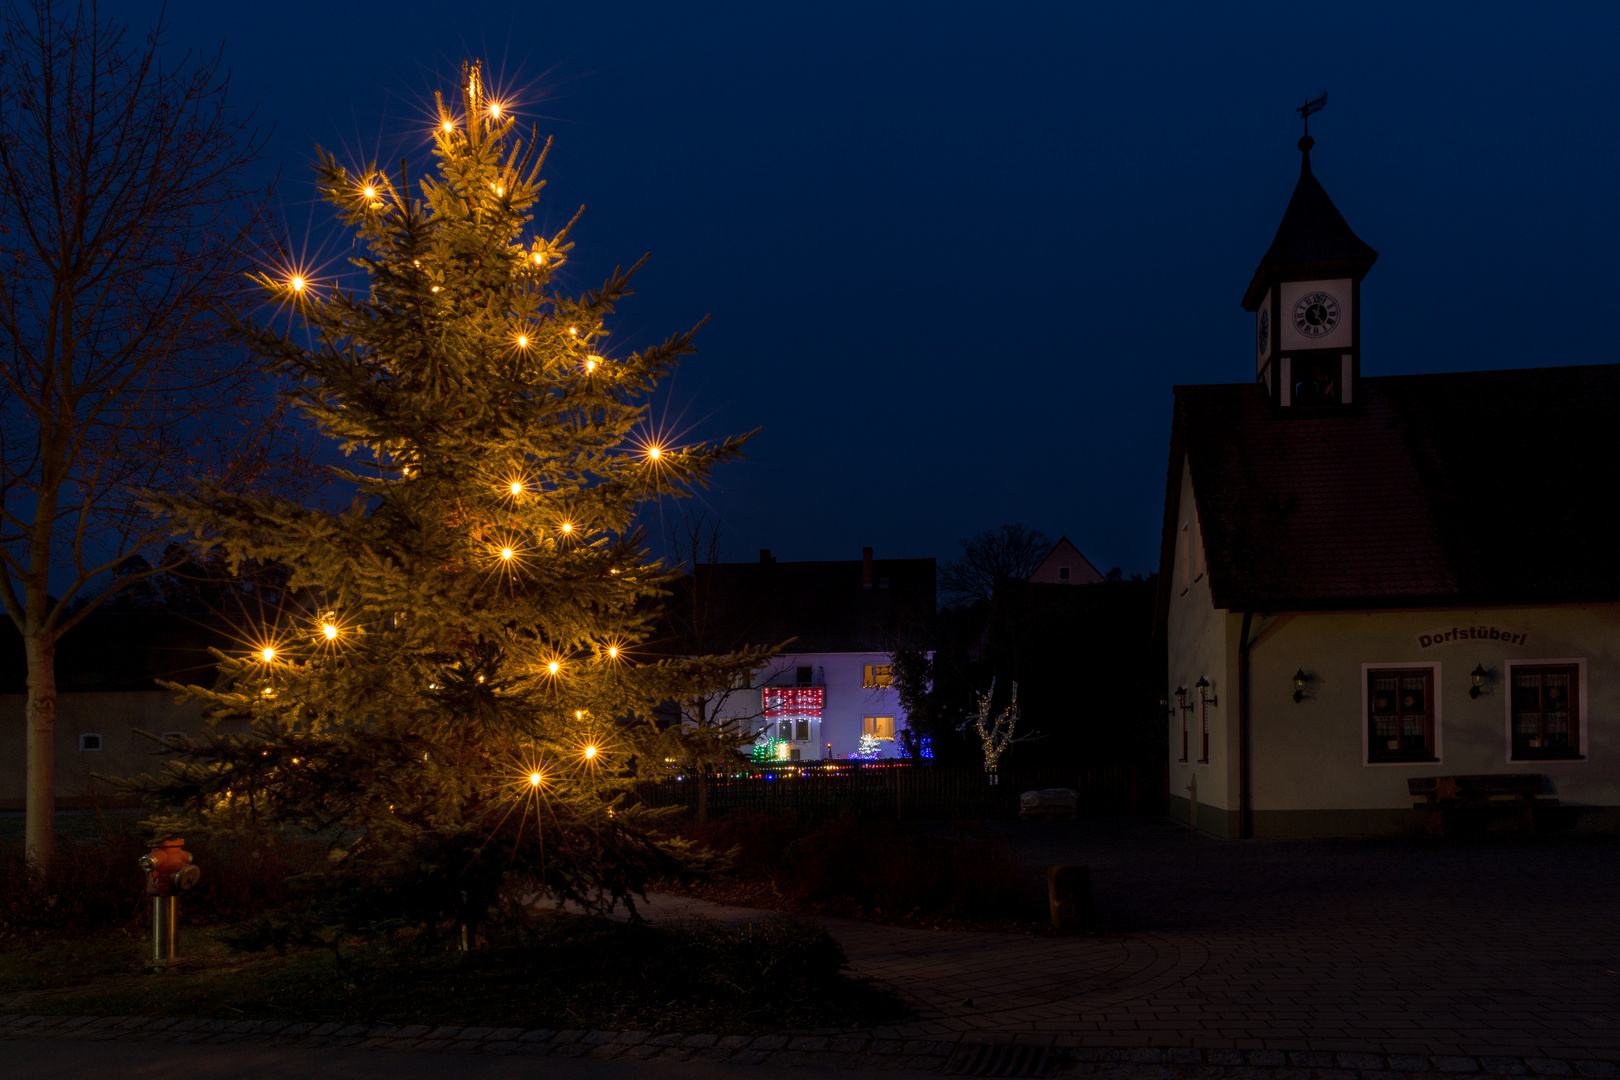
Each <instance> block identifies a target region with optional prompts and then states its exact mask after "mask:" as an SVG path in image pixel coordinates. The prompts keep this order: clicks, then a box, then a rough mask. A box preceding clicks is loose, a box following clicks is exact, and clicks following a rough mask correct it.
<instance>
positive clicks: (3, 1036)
mask: <svg viewBox="0 0 1620 1080" xmlns="http://www.w3.org/2000/svg"><path fill="white" fill-rule="evenodd" d="M0 1041H6V1043H8V1048H6V1051H5V1052H3V1054H0V1075H11V1074H10V1069H13V1067H16V1065H18V1064H19V1061H21V1059H23V1057H24V1056H28V1052H29V1051H32V1054H36V1056H40V1057H42V1059H49V1061H53V1062H58V1064H60V1062H63V1061H68V1062H71V1061H73V1056H75V1054H76V1052H78V1054H79V1056H81V1057H83V1056H84V1048H89V1046H97V1044H100V1043H110V1041H117V1043H144V1044H149V1046H156V1048H160V1049H143V1051H130V1049H123V1051H120V1052H122V1056H123V1061H125V1062H128V1064H143V1065H152V1064H154V1062H160V1061H164V1057H165V1054H168V1052H172V1051H175V1049H181V1048H235V1049H237V1052H238V1054H240V1056H237V1057H232V1056H225V1057H222V1059H219V1061H222V1062H224V1065H225V1072H222V1074H220V1075H240V1074H238V1072H237V1070H233V1067H232V1062H233V1061H235V1062H237V1065H235V1067H237V1069H240V1064H241V1062H246V1061H259V1062H264V1061H271V1062H274V1052H277V1051H279V1052H283V1059H282V1064H283V1065H287V1067H290V1065H293V1064H295V1062H296V1061H298V1059H300V1056H303V1061H309V1057H308V1054H309V1052H314V1054H318V1057H316V1061H324V1062H332V1061H337V1059H340V1057H347V1056H350V1054H352V1052H360V1051H379V1052H382V1054H402V1056H403V1057H402V1059H400V1061H415V1059H418V1057H420V1056H445V1057H447V1059H450V1061H452V1062H455V1064H454V1065H450V1067H445V1069H444V1070H442V1072H444V1075H455V1077H468V1075H471V1074H473V1072H475V1070H473V1069H471V1067H468V1065H467V1064H465V1059H468V1057H475V1056H476V1057H481V1059H486V1061H488V1059H509V1057H518V1059H551V1061H554V1062H561V1061H593V1062H596V1061H599V1062H609V1061H612V1062H624V1064H630V1062H635V1064H643V1062H658V1064H700V1065H726V1067H747V1065H763V1067H773V1069H774V1067H786V1065H802V1067H812V1069H816V1067H818V1069H841V1070H851V1069H855V1070H863V1072H915V1070H928V1072H956V1070H957V1067H959V1065H961V1064H964V1057H967V1056H970V1054H972V1052H974V1051H975V1049H978V1048H977V1043H978V1040H972V1038H964V1040H885V1038H867V1036H862V1035H797V1036H789V1035H760V1036H747V1035H726V1036H721V1035H679V1033H676V1035H651V1033H648V1031H552V1030H535V1031H525V1030H522V1028H455V1027H445V1028H428V1027H423V1025H416V1027H392V1025H377V1027H361V1025H340V1023H321V1025H316V1023H285V1022H272V1020H266V1022H259V1020H154V1018H143V1017H23V1015H5V1017H0ZM991 1041H995V1036H991ZM1055 1043H1056V1044H1053V1046H1043V1048H1040V1052H1042V1054H1043V1056H1045V1064H1047V1067H1045V1069H1034V1070H1029V1072H1017V1074H1013V1075H1043V1074H1045V1075H1051V1074H1059V1075H1082V1077H1095V1078H1097V1080H1398V1078H1405V1080H1482V1078H1484V1077H1523V1078H1524V1080H1533V1078H1537V1077H1570V1078H1571V1080H1573V1078H1579V1077H1591V1078H1592V1080H1620V1064H1617V1062H1612V1061H1601V1059H1592V1057H1578V1059H1563V1057H1515V1056H1482V1057H1473V1056H1443V1054H1442V1056H1421V1054H1358V1052H1336V1054H1333V1052H1324V1051H1291V1052H1283V1051H1267V1049H1259V1051H1233V1049H1196V1048H1134V1049H1116V1048H1085V1046H1076V1043H1079V1040H1077V1038H1076V1036H1058V1038H1056V1040H1055ZM19 1048H21V1052H19ZM52 1051H53V1052H52ZM264 1051H271V1052H269V1054H266V1052H264ZM360 1056H361V1057H371V1054H360ZM1003 1064H1004V1062H1003ZM1037 1064H1038V1062H1037ZM326 1072H327V1070H321V1072H318V1074H313V1075H326ZM376 1072H377V1070H376V1069H374V1067H373V1069H366V1067H363V1065H361V1067H355V1069H335V1070H332V1075H350V1074H355V1075H360V1074H364V1075H373V1074H376ZM384 1072H389V1075H397V1074H420V1072H423V1070H421V1069H416V1067H407V1065H402V1067H399V1069H395V1067H389V1069H386V1070H384ZM428 1072H429V1074H433V1075H437V1072H436V1070H428ZM478 1072H484V1074H488V1072H489V1070H488V1069H483V1070H478ZM528 1072H533V1070H527V1072H525V1075H528ZM544 1072H556V1070H554V1069H546V1070H544ZM19 1075H34V1074H32V1072H29V1074H19ZM63 1075H96V1074H94V1072H91V1070H84V1072H66V1074H63ZM141 1075H144V1074H141ZM152 1075H172V1072H165V1070H162V1069H157V1070H154V1072H152ZM186 1075H191V1077H193V1080H194V1074H191V1072H186ZM271 1075H287V1072H285V1070H282V1072H275V1070H272V1072H271ZM296 1075H311V1074H306V1072H303V1070H298V1074H296ZM501 1075H512V1074H510V1072H507V1070H501ZM967 1075H1004V1074H1000V1072H987V1070H978V1072H972V1074H967Z"/></svg>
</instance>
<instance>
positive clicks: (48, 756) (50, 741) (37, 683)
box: [23, 630, 56, 873]
mask: <svg viewBox="0 0 1620 1080" xmlns="http://www.w3.org/2000/svg"><path fill="white" fill-rule="evenodd" d="M23 644H24V648H25V650H26V652H27V656H28V704H27V706H26V708H25V710H24V713H23V716H24V719H25V722H26V723H27V725H28V801H27V804H26V805H27V814H26V816H25V819H24V824H23V851H24V854H25V856H26V858H27V859H28V865H29V866H30V867H32V868H33V869H35V870H37V871H39V872H41V873H43V872H44V871H45V870H46V869H48V868H49V867H50V865H51V856H52V854H53V853H54V852H55V849H56V634H55V631H54V630H36V631H35V632H34V633H32V634H29V635H27V637H25V638H24V639H23Z"/></svg>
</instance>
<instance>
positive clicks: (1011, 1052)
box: [945, 1043, 1063, 1077]
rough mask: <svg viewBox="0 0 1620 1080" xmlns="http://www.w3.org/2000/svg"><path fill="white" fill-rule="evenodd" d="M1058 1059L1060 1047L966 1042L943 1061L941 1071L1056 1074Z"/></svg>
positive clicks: (948, 1073) (978, 1074) (1037, 1075)
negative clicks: (1057, 1048) (943, 1066)
mask: <svg viewBox="0 0 1620 1080" xmlns="http://www.w3.org/2000/svg"><path fill="white" fill-rule="evenodd" d="M1062 1059H1063V1055H1062V1051H1058V1050H1053V1049H1052V1048H1051V1047H1048V1046H1014V1045H1013V1044H1011V1043H968V1044H965V1045H963V1046H959V1047H957V1048H956V1052H955V1053H953V1054H952V1055H951V1056H950V1060H948V1061H946V1062H945V1075H946V1076H1006V1077H1046V1076H1053V1075H1055V1074H1056V1072H1057V1067H1058V1065H1059V1064H1061V1063H1062Z"/></svg>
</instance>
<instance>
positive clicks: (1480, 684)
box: [1468, 664, 1491, 698]
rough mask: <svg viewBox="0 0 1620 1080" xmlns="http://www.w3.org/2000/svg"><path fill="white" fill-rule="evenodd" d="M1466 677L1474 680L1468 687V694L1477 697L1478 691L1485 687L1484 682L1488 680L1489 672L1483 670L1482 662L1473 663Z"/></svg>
mask: <svg viewBox="0 0 1620 1080" xmlns="http://www.w3.org/2000/svg"><path fill="white" fill-rule="evenodd" d="M1468 677H1469V678H1470V679H1473V680H1474V685H1473V686H1470V687H1469V688H1468V696H1469V697H1472V698H1477V697H1479V692H1480V691H1481V690H1483V689H1484V688H1485V684H1486V683H1487V682H1489V681H1490V678H1491V673H1490V672H1488V671H1486V670H1485V665H1484V664H1475V665H1474V670H1473V671H1470V672H1469V673H1468Z"/></svg>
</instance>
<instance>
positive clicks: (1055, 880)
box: [1046, 866, 1097, 930]
mask: <svg viewBox="0 0 1620 1080" xmlns="http://www.w3.org/2000/svg"><path fill="white" fill-rule="evenodd" d="M1046 903H1047V907H1048V908H1050V909H1051V913H1052V928H1053V929H1054V930H1094V929H1096V926H1097V912H1096V908H1095V907H1094V906H1093V905H1092V902H1091V867H1089V866H1049V867H1047V868H1046Z"/></svg>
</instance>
